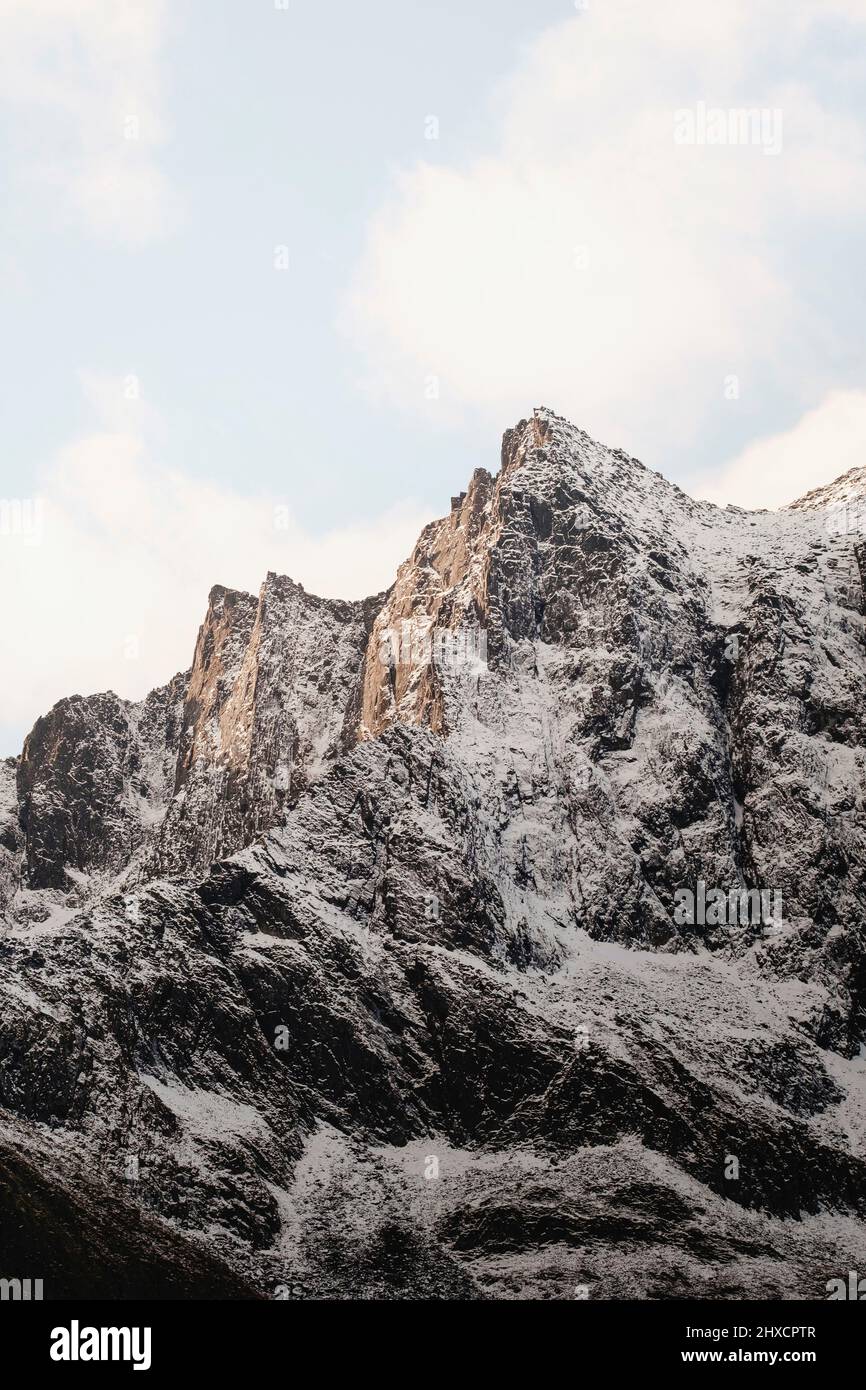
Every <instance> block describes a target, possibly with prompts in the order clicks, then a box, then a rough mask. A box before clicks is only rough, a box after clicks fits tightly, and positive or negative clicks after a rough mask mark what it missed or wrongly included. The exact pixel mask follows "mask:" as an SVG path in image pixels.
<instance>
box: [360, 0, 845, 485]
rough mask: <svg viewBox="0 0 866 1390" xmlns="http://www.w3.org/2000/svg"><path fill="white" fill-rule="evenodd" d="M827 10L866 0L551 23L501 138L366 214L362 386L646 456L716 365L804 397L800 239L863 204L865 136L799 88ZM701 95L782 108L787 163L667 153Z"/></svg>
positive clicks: (687, 150) (408, 178) (507, 93)
mask: <svg viewBox="0 0 866 1390" xmlns="http://www.w3.org/2000/svg"><path fill="white" fill-rule="evenodd" d="M834 11H835V12H836V14H837V15H842V16H844V17H846V18H847V19H848V20H859V19H863V18H866V5H864V4H863V3H862V2H861V0H838V3H837V4H835V5H834V4H833V3H832V0H831V3H830V4H829V6H828V5H823V4H818V2H817V0H811V3H807V4H804V5H800V6H797V7H796V9H795V12H794V14H793V18H792V11H791V6H790V4H789V3H788V0H764V3H762V4H761V5H755V4H754V3H753V0H725V3H724V4H719V3H717V0H689V3H682V0H655V2H654V3H652V4H647V3H646V0H604V3H599V4H593V5H592V7H591V8H590V9H589V10H588V11H587V12H586V13H585V14H583V15H581V16H576V17H574V18H571V19H569V20H567V21H565V22H563V23H561V24H559V25H557V26H556V27H554V28H552V29H549V30H547V31H545V32H544V33H543V34H542V35H541V36H540V37H539V39H538V40H537V42H536V43H535V45H534V47H533V48H532V49H531V50H530V52H529V54H528V56H527V58H526V60H525V62H524V64H523V66H522V67H521V68H520V70H519V71H518V72H517V73H516V74H515V75H514V76H513V77H512V78H511V79H510V80H509V81H508V82H507V83H506V84H504V86H503V87H502V90H501V92H500V94H499V108H500V112H501V134H500V140H499V143H498V146H497V148H496V149H495V150H494V151H493V152H492V153H491V154H490V155H489V156H488V157H484V158H477V159H475V160H474V161H473V162H471V163H468V164H463V165H461V164H458V163H451V164H449V163H447V162H442V163H437V164H435V165H434V164H433V163H426V164H420V165H418V166H416V167H415V168H413V169H412V170H410V171H407V172H404V173H403V174H402V175H401V176H400V177H399V179H398V181H397V184H396V188H395V191H394V195H393V198H392V199H391V201H390V202H389V203H388V205H387V206H385V207H383V208H381V209H380V210H379V212H378V213H377V214H376V216H375V217H374V218H373V219H372V222H371V224H370V227H369V229H368V239H367V244H366V249H365V252H364V255H363V258H362V261H361V264H360V266H359V268H358V272H357V276H356V279H355V282H354V285H353V288H352V292H351V294H350V296H349V300H348V303H347V307H346V323H347V325H348V328H349V331H350V332H351V333H352V335H353V336H354V337H355V339H356V341H357V343H358V344H359V346H360V347H361V348H362V349H363V351H364V352H365V353H366V355H367V359H368V361H369V363H370V369H369V378H368V387H369V389H370V391H371V392H373V393H374V394H380V395H381V393H382V390H383V385H384V388H385V390H386V391H387V393H388V394H389V395H390V397H391V398H392V399H393V401H394V402H395V403H397V404H399V405H402V406H405V407H406V408H409V409H411V408H415V407H416V406H417V404H418V402H419V392H418V389H417V381H418V379H419V376H423V375H424V374H425V373H430V374H435V375H437V376H438V377H439V379H440V383H441V399H442V408H443V410H444V409H447V408H448V407H449V406H450V407H451V409H452V410H453V411H455V413H456V414H458V415H459V413H460V412H461V411H462V410H465V409H471V410H474V411H480V412H481V413H482V415H483V417H484V419H485V421H487V422H489V424H490V426H491V427H495V428H500V427H501V423H502V421H503V420H511V419H514V418H516V417H517V416H518V415H521V414H525V413H526V410H527V408H528V407H529V406H530V405H532V404H533V403H536V402H538V401H545V402H547V403H548V404H550V405H552V406H553V407H554V408H555V409H557V410H558V411H560V412H562V413H563V414H566V415H568V416H570V417H571V418H572V419H574V420H575V421H576V422H577V423H579V424H580V425H582V426H584V427H585V428H587V429H588V430H590V432H592V433H593V434H595V435H597V436H598V437H600V438H602V439H604V440H606V441H607V442H610V443H612V444H624V445H625V446H626V447H628V448H630V449H632V450H633V451H634V452H636V453H638V454H639V455H640V456H641V457H647V456H648V455H649V457H650V458H651V459H652V461H653V462H656V463H659V464H662V465H663V464H664V463H665V448H666V446H668V447H669V446H671V445H679V446H682V445H683V444H684V443H687V442H688V441H690V440H692V439H693V438H695V436H696V435H697V433H698V430H699V427H701V426H702V425H704V424H705V423H706V420H707V419H708V418H709V416H710V415H711V412H712V411H713V410H714V409H717V408H718V403H719V401H720V400H721V399H722V396H723V391H724V381H725V378H726V377H727V376H728V375H730V374H738V375H739V376H740V377H741V378H742V379H743V380H748V381H749V382H750V383H751V384H752V386H753V388H754V389H755V390H758V389H760V387H761V386H766V387H768V388H770V387H772V388H774V389H775V390H777V391H778V390H779V389H783V390H785V391H787V392H788V393H789V394H790V395H792V396H793V397H794V398H797V399H802V400H803V402H804V404H805V403H809V399H808V397H809V389H810V384H811V385H814V380H815V375H814V364H813V363H811V362H810V361H809V360H808V351H807V350H806V349H805V348H804V346H803V345H804V344H808V343H809V342H810V341H813V340H814V338H815V333H814V331H813V330H815V329H816V323H815V318H816V317H817V315H816V314H815V310H814V309H812V308H810V307H807V304H806V297H805V294H804V293H803V292H802V291H801V287H800V285H799V283H798V256H799V255H800V254H801V251H800V248H799V247H798V244H797V242H796V238H797V236H798V235H801V234H802V233H803V229H804V225H805V219H808V227H809V228H810V229H811V231H812V234H813V236H814V237H815V238H816V241H817V244H819V245H820V240H819V233H818V228H820V226H821V225H826V223H827V221H828V220H834V219H845V220H846V221H847V222H848V223H855V224H856V223H857V222H858V221H862V219H863V217H864V214H866V155H864V150H866V140H864V131H863V130H862V129H861V127H860V126H859V125H858V124H857V123H856V121H855V120H854V119H853V118H851V117H850V116H844V117H843V116H842V115H840V114H838V113H836V112H833V113H831V112H828V111H827V110H826V109H825V107H824V105H823V104H822V100H821V98H820V96H819V94H818V93H817V92H816V91H815V90H813V89H812V86H811V85H810V81H809V79H808V74H809V73H810V71H811V69H810V67H809V63H810V61H811V57H812V56H813V44H812V37H813V36H812V33H811V29H810V21H811V20H814V19H819V18H822V17H825V16H826V15H827V14H832V13H833V12H834ZM853 33H854V34H859V33H860V31H859V30H855V31H853ZM838 47H839V48H840V49H841V48H842V47H843V46H842V45H841V44H839V45H838ZM844 48H845V61H850V60H851V57H852V54H853V53H856V52H859V53H860V54H861V58H862V56H863V49H862V45H859V46H858V44H857V43H855V42H854V38H853V37H850V36H849V38H848V41H847V42H846V45H845V46H844ZM768 60H772V64H773V70H774V71H775V72H780V71H781V72H784V73H785V74H786V81H785V83H784V84H783V85H778V84H776V83H774V82H772V81H771V80H770V79H769V78H768V77H767V71H768V68H767V64H768ZM827 61H828V62H829V61H830V60H829V59H828V60H827ZM842 61H843V59H842V57H841V56H840V58H839V62H840V63H841V62H842ZM699 101H703V102H706V103H709V104H710V105H716V106H721V107H723V108H724V109H730V108H731V107H736V108H740V107H746V108H767V109H769V110H770V111H774V110H776V109H779V110H780V111H781V113H782V149H781V153H779V154H775V155H774V154H771V153H765V150H764V148H762V147H761V146H760V145H745V146H743V145H732V146H727V147H720V146H709V145H695V146H689V145H685V146H683V145H677V144H675V142H674V138H673V132H674V113H675V112H676V111H677V110H681V109H684V108H691V107H694V106H696V104H697V103H698V102H699ZM812 244H813V245H814V244H815V242H813V243H812ZM813 254H814V253H813ZM851 273H852V274H855V273H858V267H857V266H855V265H853V264H852V267H851ZM792 343H793V344H795V345H799V346H797V350H796V351H794V352H792V351H791V350H790V348H791V344H792Z"/></svg>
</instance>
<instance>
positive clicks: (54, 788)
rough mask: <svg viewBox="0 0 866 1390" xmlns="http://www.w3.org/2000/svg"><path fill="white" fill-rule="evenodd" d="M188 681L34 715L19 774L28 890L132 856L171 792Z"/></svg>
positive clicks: (106, 870)
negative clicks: (140, 695) (135, 697)
mask: <svg viewBox="0 0 866 1390" xmlns="http://www.w3.org/2000/svg"><path fill="white" fill-rule="evenodd" d="M184 684H185V677H182V676H177V677H175V679H174V680H173V681H172V682H171V684H170V685H167V686H164V687H163V688H162V689H160V690H155V691H153V692H152V693H151V694H150V695H149V696H148V697H147V699H146V700H144V701H143V702H142V703H141V704H139V705H135V704H131V703H130V702H129V701H127V700H119V699H118V698H117V696H116V695H112V694H111V693H109V694H107V695H92V696H89V697H88V698H86V699H85V698H82V697H81V696H78V695H75V696H72V697H71V698H70V699H68V700H61V701H60V703H59V704H58V705H55V706H54V708H53V709H52V710H51V712H50V714H47V715H46V716H45V717H44V718H43V719H38V720H37V721H36V724H35V725H34V727H33V730H32V732H31V733H30V734H29V735H28V737H27V739H26V741H25V744H24V751H23V753H22V754H21V758H20V761H19V763H18V772H17V782H18V800H19V807H20V825H21V830H22V832H23V836H24V863H23V876H24V881H25V883H26V884H27V886H28V887H31V888H67V887H69V886H70V880H71V881H72V883H73V884H74V882H75V877H76V876H85V877H86V876H89V875H93V874H97V875H108V874H114V875H117V874H119V873H121V872H122V871H123V870H124V869H126V868H127V867H128V866H129V865H130V864H131V863H132V862H133V860H134V859H135V857H136V854H137V852H138V851H139V850H140V849H141V847H142V845H143V844H144V843H145V841H146V839H147V838H148V835H149V833H150V832H151V830H152V827H153V825H154V823H155V822H157V821H158V820H159V819H160V818H161V816H162V814H164V810H165V806H166V803H167V801H168V797H169V795H170V788H171V776H172V772H173V762H174V759H175V757H176V755H177V748H178V738H179V733H180V701H181V699H182V693H183V688H184Z"/></svg>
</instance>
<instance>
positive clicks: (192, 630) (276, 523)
mask: <svg viewBox="0 0 866 1390" xmlns="http://www.w3.org/2000/svg"><path fill="white" fill-rule="evenodd" d="M86 386H87V388H88V394H89V396H90V398H91V399H92V400H98V401H100V402H101V403H102V405H103V407H104V408H105V413H106V416H107V420H108V425H109V428H107V429H105V430H102V431H97V432H94V433H93V434H90V435H89V436H88V437H86V438H83V439H81V440H79V441H77V442H76V443H73V444H71V445H70V446H69V447H67V448H65V449H64V450H62V452H61V453H60V455H59V457H58V458H56V459H55V460H54V461H53V462H52V464H51V466H50V467H49V468H48V469H47V471H46V473H45V476H44V479H43V486H42V488H41V489H40V494H39V497H38V499H29V501H30V506H29V507H28V506H27V505H26V504H27V502H28V499H17V501H19V502H22V501H23V502H24V503H25V505H24V506H23V507H18V508H10V507H8V506H7V507H6V509H5V511H3V510H2V506H0V591H2V592H3V593H4V594H6V595H7V596H8V599H9V601H8V603H7V604H6V606H5V609H4V621H3V624H2V625H0V667H2V669H3V670H4V671H6V672H7V673H8V672H14V679H13V680H6V681H4V682H3V684H2V686H0V726H3V725H6V726H10V727H13V728H15V729H20V728H23V727H29V726H30V724H31V723H32V722H33V720H34V719H35V718H36V717H37V716H38V715H39V714H42V713H44V712H45V711H46V710H47V709H49V708H50V706H51V705H52V704H53V703H54V702H55V701H56V700H58V699H60V698H61V697H62V696H64V695H71V694H90V693H92V692H94V691H98V690H105V689H113V690H115V691H117V693H118V694H120V695H122V696H125V697H127V698H130V699H136V698H140V697H141V696H142V695H144V694H145V693H146V692H147V691H148V690H149V689H151V688H153V687H154V686H156V685H161V684H163V683H164V682H165V681H166V680H168V679H169V678H170V677H171V676H172V675H174V673H175V672H176V671H179V670H183V669H185V668H186V667H187V666H188V665H189V664H190V661H191V660H192V653H193V647H194V643H195V635H196V632H197V630H198V626H199V624H200V622H201V621H202V618H203V617H204V613H205V608H206V605H207V595H208V591H209V589H210V587H211V585H212V584H214V583H221V584H225V585H227V586H229V587H235V588H241V589H244V590H247V591H250V592H253V593H257V592H258V589H259V586H260V584H261V582H262V580H263V579H264V576H265V574H266V572H267V571H268V570H275V571H277V572H278V573H280V574H290V575H291V576H292V578H294V579H296V580H298V581H299V582H301V583H303V584H304V586H305V588H307V589H308V590H309V591H310V592H313V593H320V594H323V595H325V596H327V597H341V598H360V597H363V596H365V595H366V594H371V593H376V592H378V591H379V590H381V589H383V588H385V587H387V585H388V584H390V583H391V582H392V580H393V578H394V574H395V571H396V568H397V566H398V565H399V564H400V562H401V561H402V560H404V559H405V558H406V556H407V555H408V554H409V552H410V550H411V548H412V546H413V544H414V542H415V540H416V539H417V536H418V532H419V531H420V529H421V527H422V526H423V525H424V524H425V523H426V522H427V521H428V520H429V519H430V518H429V517H428V516H427V515H423V514H421V513H419V512H418V511H417V510H416V509H413V508H412V507H411V506H409V505H408V504H407V505H405V506H402V507H395V508H394V509H392V510H390V511H389V512H387V513H385V514H384V515H383V516H381V517H378V518H376V519H375V520H373V521H371V522H370V523H367V524H358V525H354V526H348V527H344V528H340V529H335V530H331V531H328V532H326V533H325V534H323V535H320V536H314V535H311V534H309V533H308V532H306V531H305V530H304V529H303V527H301V526H300V525H299V524H298V523H297V522H296V521H295V520H294V519H293V518H292V516H291V499H290V498H284V497H275V496H274V497H268V496H264V495H261V496H258V497H249V496H242V495H241V494H239V493H236V492H234V491H232V490H230V489H227V488H223V487H219V486H217V485H215V484H212V483H209V482H207V481H203V480H201V479H197V478H191V477H187V476H184V475H183V474H180V473H177V472H172V471H170V470H168V469H166V468H164V467H162V466H160V464H159V463H158V462H157V461H156V460H155V459H154V458H153V457H152V456H151V454H150V451H149V449H148V446H147V443H146V438H145V435H144V434H143V433H142V431H141V430H139V429H138V428H137V424H136V410H137V408H138V407H137V403H134V402H133V403H127V404H126V405H125V406H121V405H118V404H117V403H118V402H121V401H122V400H123V391H122V383H121V382H116V383H113V384H112V383H110V382H107V381H105V380H104V379H95V378H92V377H91V378H88V379H87V382H86ZM6 500H7V502H9V501H12V500H16V499H6ZM35 501H38V502H39V504H40V506H39V507H34V506H33V503H34V502H35ZM7 751H13V750H11V749H10V750H7ZM15 751H17V750H15Z"/></svg>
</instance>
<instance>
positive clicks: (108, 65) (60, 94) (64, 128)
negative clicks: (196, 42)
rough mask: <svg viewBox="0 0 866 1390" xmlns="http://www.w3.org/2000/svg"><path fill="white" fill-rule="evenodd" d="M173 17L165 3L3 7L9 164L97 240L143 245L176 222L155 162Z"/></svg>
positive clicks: (6, 1) (56, 2) (0, 76)
mask: <svg viewBox="0 0 866 1390" xmlns="http://www.w3.org/2000/svg"><path fill="white" fill-rule="evenodd" d="M165 13H166V12H165V6H164V4H163V0H135V3H132V4H130V3H118V0H74V3H71V2H70V0H0V22H2V28H3V44H2V48H0V92H2V96H3V99H4V100H5V102H6V103H7V104H8V105H9V106H11V107H12V109H13V124H12V128H13V131H14V134H13V141H12V153H13V168H14V169H15V171H16V173H17V174H18V176H19V178H20V179H22V180H24V181H29V182H31V183H34V184H36V185H37V186H42V187H43V188H48V189H49V190H50V191H51V192H52V193H57V194H58V195H59V198H60V204H59V205H60V207H61V208H62V210H63V211H64V214H65V215H66V216H67V217H69V218H70V219H72V220H73V221H74V222H76V223H77V224H78V225H80V226H82V227H84V229H85V230H87V231H88V232H90V233H91V234H93V235H95V236H97V237H98V238H100V239H104V240H108V241H113V242H119V243H122V244H127V245H138V244H142V243H144V242H148V241H151V240H153V239H155V238H158V237H161V236H163V235H165V234H166V232H168V231H169V230H170V229H171V227H172V226H173V225H174V224H175V222H176V220H177V217H178V215H179V202H178V198H177V195H176V193H175V191H174V189H173V188H172V186H171V184H170V181H169V180H168V179H167V178H166V176H165V174H164V173H163V172H162V170H161V169H160V167H159V163H158V152H159V149H160V146H161V145H162V143H163V141H164V140H165V138H166V129H165V123H164V119H163V115H162V107H163V93H162V83H161V74H160V50H161V47H162V44H163V40H164V37H165V27H166V25H165ZM46 149H48V150H50V151H51V156H50V157H46V156H45V153H44V151H45V150H46Z"/></svg>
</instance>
